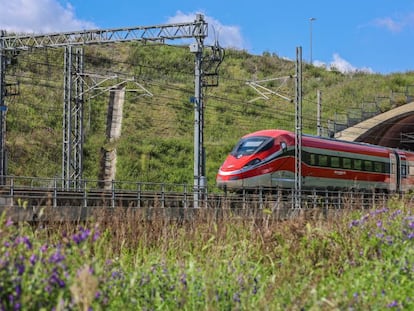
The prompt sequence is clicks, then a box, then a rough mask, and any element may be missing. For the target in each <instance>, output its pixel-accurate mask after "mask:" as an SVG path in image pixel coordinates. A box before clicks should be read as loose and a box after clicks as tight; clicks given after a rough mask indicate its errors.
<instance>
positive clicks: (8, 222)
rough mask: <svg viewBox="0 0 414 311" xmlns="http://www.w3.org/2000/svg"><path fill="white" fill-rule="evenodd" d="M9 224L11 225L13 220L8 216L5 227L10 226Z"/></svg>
mask: <svg viewBox="0 0 414 311" xmlns="http://www.w3.org/2000/svg"><path fill="white" fill-rule="evenodd" d="M11 225H13V221H12V220H11V218H10V217H9V218H7V221H6V227H10V226H11Z"/></svg>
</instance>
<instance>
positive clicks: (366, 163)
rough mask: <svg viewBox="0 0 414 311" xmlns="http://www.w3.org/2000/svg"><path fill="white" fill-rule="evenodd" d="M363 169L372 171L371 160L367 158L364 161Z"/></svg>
mask: <svg viewBox="0 0 414 311" xmlns="http://www.w3.org/2000/svg"><path fill="white" fill-rule="evenodd" d="M364 171H367V172H372V162H371V161H369V160H365V161H364Z"/></svg>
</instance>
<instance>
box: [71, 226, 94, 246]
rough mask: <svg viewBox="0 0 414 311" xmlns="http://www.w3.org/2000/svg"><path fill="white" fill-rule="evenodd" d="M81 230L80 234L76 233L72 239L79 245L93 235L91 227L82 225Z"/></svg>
mask: <svg viewBox="0 0 414 311" xmlns="http://www.w3.org/2000/svg"><path fill="white" fill-rule="evenodd" d="M79 230H80V232H79V233H78V234H74V235H73V236H72V240H73V241H74V242H75V243H76V244H78V245H79V244H80V243H81V242H83V241H85V240H86V239H87V238H88V237H89V236H90V235H91V231H90V230H89V229H84V228H82V227H81V228H79Z"/></svg>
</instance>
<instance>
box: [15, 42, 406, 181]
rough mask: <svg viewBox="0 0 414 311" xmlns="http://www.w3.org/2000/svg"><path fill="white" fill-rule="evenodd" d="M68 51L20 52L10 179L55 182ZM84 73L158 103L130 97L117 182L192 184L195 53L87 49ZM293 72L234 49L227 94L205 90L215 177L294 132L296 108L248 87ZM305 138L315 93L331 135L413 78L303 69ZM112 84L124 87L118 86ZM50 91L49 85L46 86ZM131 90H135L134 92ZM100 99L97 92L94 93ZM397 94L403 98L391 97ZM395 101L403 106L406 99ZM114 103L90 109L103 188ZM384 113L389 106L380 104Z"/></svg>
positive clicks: (88, 171) (93, 163) (290, 66)
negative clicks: (345, 118)
mask: <svg viewBox="0 0 414 311" xmlns="http://www.w3.org/2000/svg"><path fill="white" fill-rule="evenodd" d="M62 55H63V52H62V51H61V50H48V51H38V52H35V53H30V54H29V53H22V54H21V55H19V58H18V61H19V62H18V65H17V66H10V67H9V75H8V77H9V78H8V79H10V80H11V81H15V80H18V81H20V82H21V86H20V95H19V96H17V97H14V98H8V99H7V100H8V105H9V111H8V115H7V122H8V124H7V127H8V131H7V146H8V150H9V174H15V175H20V176H42V177H53V176H59V175H60V174H61V141H62V109H63V108H62V102H63V100H62V98H63V95H62V94H63V88H62V85H63V81H62V79H63V65H62V60H63V56H62ZM85 55H86V56H85V63H86V65H85V67H86V69H85V71H87V72H107V73H113V72H118V73H119V72H122V73H125V74H127V75H128V76H136V77H137V78H138V82H139V83H140V84H141V85H142V86H144V87H145V88H146V89H147V90H149V91H150V92H151V93H152V94H153V96H152V97H148V96H143V92H142V91H140V92H137V91H134V92H132V91H131V92H128V93H127V96H126V98H127V100H126V102H125V105H124V123H123V127H122V138H121V139H120V140H119V141H118V142H117V143H116V144H114V145H112V146H106V147H111V148H113V147H116V148H117V153H118V159H119V162H118V166H117V179H119V180H136V181H152V182H174V183H178V182H185V183H192V176H193V132H194V128H193V118H194V111H193V106H192V104H191V103H190V97H191V96H193V94H194V85H193V72H194V67H193V66H194V58H193V55H192V54H191V53H190V52H189V51H188V48H178V47H168V46H139V45H134V44H130V45H128V44H122V45H121V44H120V45H113V46H111V47H110V48H108V47H87V48H86V53H85ZM294 73H295V64H294V62H289V61H285V60H282V59H280V58H278V57H277V56H275V55H272V54H270V53H265V54H264V55H262V56H254V55H249V54H248V53H246V52H244V51H234V50H227V51H226V57H225V60H224V62H223V63H222V64H221V67H220V80H219V86H218V87H216V88H208V89H206V90H205V96H204V105H205V131H204V134H205V147H206V156H207V178H208V184H209V186H213V185H214V179H215V174H216V172H217V169H218V167H219V165H220V164H221V162H222V161H223V160H224V158H225V156H226V154H227V153H228V152H229V150H230V149H231V147H232V146H233V144H234V143H235V142H236V141H237V140H238V139H239V137H240V136H241V135H243V134H246V133H248V132H251V131H254V130H258V129H263V128H284V129H288V130H293V129H294V104H292V103H289V102H288V101H285V100H284V99H281V98H280V97H278V96H271V97H270V99H269V100H256V101H252V102H250V101H251V100H253V99H255V98H256V97H257V93H256V92H255V91H254V90H253V89H252V88H250V87H249V86H248V85H247V84H246V81H248V80H255V79H264V78H270V77H272V78H280V77H284V76H288V75H293V74H294ZM303 73H304V77H303V116H304V117H303V124H304V132H306V133H315V132H316V91H317V90H318V89H319V90H321V91H322V94H323V97H322V98H323V114H322V115H323V126H327V120H328V119H330V120H334V119H335V114H343V113H346V112H348V111H349V109H350V108H353V107H355V108H357V107H360V106H361V105H362V104H363V103H367V102H374V101H375V99H376V98H377V97H378V96H387V97H389V96H390V95H391V94H392V92H402V91H405V87H406V86H407V85H413V84H414V75H413V73H412V72H411V73H410V72H408V73H404V74H402V73H401V74H400V73H398V74H393V75H387V76H384V75H377V74H370V75H368V74H364V73H357V74H353V75H343V74H341V73H338V72H335V71H326V70H324V69H321V68H315V67H312V66H309V65H305V66H304V69H303ZM111 82H112V83H113V84H115V83H116V82H114V81H111ZM42 85H46V86H42ZM265 86H266V87H268V88H271V89H272V90H277V91H278V92H279V93H281V94H283V95H284V96H287V97H289V98H291V99H294V97H295V94H294V80H293V79H288V80H287V81H286V83H282V80H276V81H273V82H269V83H268V84H266V85H265ZM128 89H131V90H132V89H137V85H136V84H134V83H130V84H128ZM90 94H92V93H90ZM393 94H395V93H393ZM396 99H397V101H400V102H403V99H402V98H401V97H397V98H396ZM107 102H108V96H107V94H104V95H100V96H97V97H93V98H91V99H90V100H87V101H86V105H85V135H86V136H85V138H86V140H85V158H84V159H85V161H84V162H85V167H84V169H85V171H84V176H85V178H89V179H96V178H97V176H98V172H99V157H100V149H101V148H102V147H103V146H105V142H104V139H105V137H104V133H105V120H106V116H105V114H106V109H107ZM381 106H382V107H381V108H382V109H387V108H389V106H390V104H389V102H387V101H385V102H384V101H382V102H381Z"/></svg>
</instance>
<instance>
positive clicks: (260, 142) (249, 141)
mask: <svg viewBox="0 0 414 311" xmlns="http://www.w3.org/2000/svg"><path fill="white" fill-rule="evenodd" d="M272 146H273V138H270V137H264V136H256V137H248V138H244V139H242V140H240V141H239V142H238V143H237V145H236V147H234V149H233V150H232V152H231V154H232V155H233V156H235V157H236V158H240V157H241V156H244V155H250V154H253V153H255V152H256V151H258V150H259V148H260V149H261V150H262V151H263V150H266V149H269V148H271V147H272Z"/></svg>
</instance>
